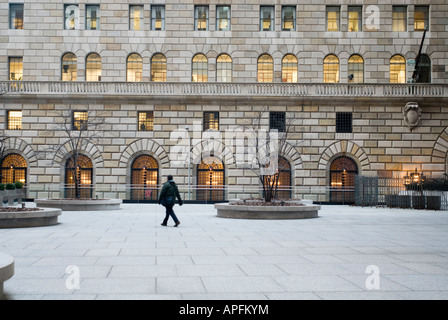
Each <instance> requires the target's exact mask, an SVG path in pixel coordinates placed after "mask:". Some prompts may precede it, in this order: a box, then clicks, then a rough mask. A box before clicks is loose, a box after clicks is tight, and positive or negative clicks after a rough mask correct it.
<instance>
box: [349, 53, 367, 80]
mask: <svg viewBox="0 0 448 320" xmlns="http://www.w3.org/2000/svg"><path fill="white" fill-rule="evenodd" d="M348 82H352V83H363V82H364V59H363V58H362V57H361V56H359V55H356V54H355V55H352V56H351V57H350V58H349V59H348Z"/></svg>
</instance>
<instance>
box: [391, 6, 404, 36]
mask: <svg viewBox="0 0 448 320" xmlns="http://www.w3.org/2000/svg"><path fill="white" fill-rule="evenodd" d="M406 25H407V7H406V6H393V7H392V31H406V30H407V26H406Z"/></svg>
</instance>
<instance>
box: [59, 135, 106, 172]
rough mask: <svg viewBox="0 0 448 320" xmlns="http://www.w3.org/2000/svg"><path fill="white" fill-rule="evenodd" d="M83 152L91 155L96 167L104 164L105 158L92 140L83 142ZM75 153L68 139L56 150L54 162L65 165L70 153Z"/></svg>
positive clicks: (81, 150)
mask: <svg viewBox="0 0 448 320" xmlns="http://www.w3.org/2000/svg"><path fill="white" fill-rule="evenodd" d="M79 151H80V153H81V154H83V155H85V156H87V157H89V158H90V159H91V160H92V163H93V165H94V167H95V168H102V167H103V166H104V159H103V155H102V154H101V151H100V150H99V149H98V147H97V146H96V145H94V144H93V143H91V142H86V143H83V144H82V146H81V149H80V150H79ZM71 153H73V149H72V147H71V144H70V143H69V142H68V141H67V142H66V143H65V144H63V145H61V146H60V147H59V148H58V149H57V151H56V152H55V155H54V158H53V163H54V162H56V163H59V164H60V165H61V166H62V167H65V164H66V161H67V158H68V155H70V154H71Z"/></svg>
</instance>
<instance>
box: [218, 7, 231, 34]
mask: <svg viewBox="0 0 448 320" xmlns="http://www.w3.org/2000/svg"><path fill="white" fill-rule="evenodd" d="M216 30H218V31H228V30H230V6H216Z"/></svg>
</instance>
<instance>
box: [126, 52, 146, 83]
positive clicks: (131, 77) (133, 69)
mask: <svg viewBox="0 0 448 320" xmlns="http://www.w3.org/2000/svg"><path fill="white" fill-rule="evenodd" d="M142 73H143V59H142V57H141V56H140V55H139V54H137V53H133V54H131V55H129V57H128V61H127V81H130V82H139V81H142Z"/></svg>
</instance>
